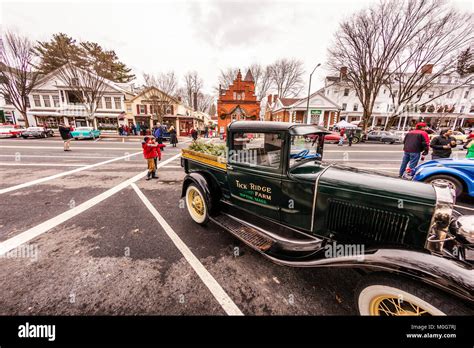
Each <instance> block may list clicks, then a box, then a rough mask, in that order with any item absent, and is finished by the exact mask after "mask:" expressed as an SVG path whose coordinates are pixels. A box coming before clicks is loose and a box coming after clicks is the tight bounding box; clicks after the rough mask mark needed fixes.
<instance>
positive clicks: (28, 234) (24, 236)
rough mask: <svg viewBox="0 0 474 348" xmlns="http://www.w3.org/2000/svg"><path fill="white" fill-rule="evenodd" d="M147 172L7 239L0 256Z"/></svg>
mask: <svg viewBox="0 0 474 348" xmlns="http://www.w3.org/2000/svg"><path fill="white" fill-rule="evenodd" d="M178 156H181V154H177V155H175V156H173V157H171V158H169V159H167V160H165V161H163V162H162V163H160V164H159V165H158V166H157V167H158V168H159V167H162V166H164V165H166V164H167V163H169V162H171V161H172V160H174V159H175V158H177V157H178ZM146 173H147V171H146V170H145V171H143V172H141V173H138V174H137V175H135V176H134V177H132V178H130V179H127V180H125V181H123V182H121V183H120V184H118V185H116V186H114V187H112V188H110V189H108V190H107V191H105V192H102V193H101V194H99V195H97V196H95V197H93V198H91V199H89V200H88V201H86V202H84V203H81V204H79V205H78V206H76V207H74V208H72V209H69V210H68V211H65V212H64V213H62V214H59V215H58V216H55V217H53V218H51V219H49V220H46V221H45V222H43V223H41V224H39V225H36V226H35V227H32V228H30V229H29V230H26V231H24V232H21V233H20V234H18V235H16V236H14V237H12V238H10V239H7V240H6V241H4V242H1V243H0V256H2V255H4V254H6V253H7V252H9V251H10V250H13V249H15V248H17V247H19V246H20V245H22V244H24V243H27V242H29V241H30V240H32V239H33V238H36V237H38V236H40V235H41V234H43V233H45V232H47V231H49V230H50V229H52V228H54V227H56V226H58V225H60V224H62V223H63V222H65V221H67V220H69V219H71V218H73V217H74V216H76V215H79V214H81V213H82V212H84V211H86V210H87V209H89V208H92V207H93V206H95V205H97V204H99V203H100V202H102V201H104V200H105V199H107V198H109V197H110V196H112V195H114V194H115V193H117V192H119V191H121V190H122V189H124V188H126V187H127V186H129V185H130V184H132V183H134V182H135V181H137V180H140V179H141V178H143V177H144V176H145V175H146Z"/></svg>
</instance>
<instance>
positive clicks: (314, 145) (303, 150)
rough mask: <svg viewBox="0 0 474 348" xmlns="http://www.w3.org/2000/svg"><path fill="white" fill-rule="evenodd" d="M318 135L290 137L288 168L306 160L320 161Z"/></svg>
mask: <svg viewBox="0 0 474 348" xmlns="http://www.w3.org/2000/svg"><path fill="white" fill-rule="evenodd" d="M319 140H320V139H319V135H318V134H308V135H294V136H292V137H291V146H290V168H291V167H294V166H296V165H298V164H300V163H301V162H303V161H308V160H313V161H314V160H321V154H320V153H321V152H320V149H319V146H320V145H319V144H320V141H319Z"/></svg>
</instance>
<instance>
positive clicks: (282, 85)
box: [269, 58, 304, 98]
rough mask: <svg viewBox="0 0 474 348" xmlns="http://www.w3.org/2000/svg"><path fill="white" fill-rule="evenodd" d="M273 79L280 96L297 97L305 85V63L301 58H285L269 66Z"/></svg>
mask: <svg viewBox="0 0 474 348" xmlns="http://www.w3.org/2000/svg"><path fill="white" fill-rule="evenodd" d="M269 72H270V73H271V81H272V83H273V84H274V87H275V89H276V92H277V94H278V97H280V98H285V97H295V96H297V95H298V94H299V93H300V92H301V90H302V89H303V87H304V83H303V74H304V69H303V63H302V62H301V61H300V60H296V59H288V58H283V59H279V60H277V61H276V62H275V63H273V64H271V65H270V66H269Z"/></svg>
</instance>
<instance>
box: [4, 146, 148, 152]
mask: <svg viewBox="0 0 474 348" xmlns="http://www.w3.org/2000/svg"><path fill="white" fill-rule="evenodd" d="M134 145H135V146H134V147H92V146H89V147H85V146H84V147H81V146H74V144H72V146H71V150H72V151H75V150H117V151H130V150H134V149H139V148H141V145H140V144H134ZM0 148H3V149H56V150H61V151H63V146H62V145H61V146H11V145H0Z"/></svg>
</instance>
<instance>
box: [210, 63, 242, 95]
mask: <svg viewBox="0 0 474 348" xmlns="http://www.w3.org/2000/svg"><path fill="white" fill-rule="evenodd" d="M238 72H239V68H227V69H225V70H222V69H221V72H220V74H219V77H218V78H217V82H218V83H219V86H220V87H221V89H223V90H224V89H229V86H230V85H231V84H232V83H234V80H235V78H236V77H237V73H238ZM215 89H216V90H217V91H219V87H215Z"/></svg>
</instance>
